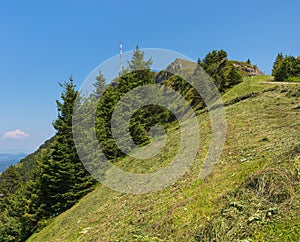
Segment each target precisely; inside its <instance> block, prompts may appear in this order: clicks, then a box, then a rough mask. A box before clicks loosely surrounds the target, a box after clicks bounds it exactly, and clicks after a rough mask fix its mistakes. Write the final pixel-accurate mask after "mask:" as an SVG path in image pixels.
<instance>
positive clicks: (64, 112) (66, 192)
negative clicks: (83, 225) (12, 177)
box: [41, 78, 94, 215]
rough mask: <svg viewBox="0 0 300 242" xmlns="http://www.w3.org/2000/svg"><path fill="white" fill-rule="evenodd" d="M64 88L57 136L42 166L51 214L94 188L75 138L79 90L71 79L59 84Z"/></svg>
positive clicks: (66, 206)
mask: <svg viewBox="0 0 300 242" xmlns="http://www.w3.org/2000/svg"><path fill="white" fill-rule="evenodd" d="M60 86H61V87H63V89H64V91H63V93H62V95H61V99H62V102H61V101H57V102H56V103H57V107H58V117H57V119H56V120H55V121H54V122H53V126H54V128H55V129H56V136H55V141H54V143H53V145H52V146H51V150H52V152H51V156H50V158H49V159H47V160H46V162H44V163H43V165H42V176H41V192H42V194H43V196H46V199H45V207H47V209H48V214H49V215H50V214H52V215H53V214H54V215H56V214H59V213H61V212H63V211H65V210H66V209H68V208H70V207H71V206H72V205H74V204H75V203H76V201H77V200H78V199H79V198H81V197H82V196H83V195H85V194H86V193H87V192H88V191H90V190H91V187H92V185H93V183H94V181H93V179H92V178H91V177H90V176H89V174H88V172H87V171H86V170H85V168H84V166H83V164H82V163H81V161H80V159H79V157H78V155H77V153H76V148H75V144H74V140H73V133H72V114H73V107H74V103H75V100H76V98H77V96H78V95H79V94H78V91H76V90H75V85H74V83H73V80H72V78H70V80H69V82H65V83H63V84H60Z"/></svg>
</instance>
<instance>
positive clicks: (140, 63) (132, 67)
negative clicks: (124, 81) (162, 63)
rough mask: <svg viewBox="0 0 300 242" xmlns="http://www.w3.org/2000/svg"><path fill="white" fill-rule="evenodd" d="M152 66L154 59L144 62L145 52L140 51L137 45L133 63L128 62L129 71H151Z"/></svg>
mask: <svg viewBox="0 0 300 242" xmlns="http://www.w3.org/2000/svg"><path fill="white" fill-rule="evenodd" d="M151 65H152V58H149V59H148V60H146V61H145V60H144V52H143V51H141V50H140V49H139V46H138V45H137V46H136V48H135V51H134V52H133V55H132V59H131V61H128V67H129V71H137V70H144V69H150V66H151Z"/></svg>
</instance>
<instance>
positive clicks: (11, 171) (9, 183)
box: [0, 166, 21, 196]
mask: <svg viewBox="0 0 300 242" xmlns="http://www.w3.org/2000/svg"><path fill="white" fill-rule="evenodd" d="M20 183H21V177H20V175H19V173H18V172H17V170H16V168H15V166H10V167H8V168H7V169H6V170H5V171H4V172H3V173H2V174H1V176H0V193H1V194H2V196H7V195H9V194H13V193H14V192H15V190H16V189H17V188H18V187H19V186H20Z"/></svg>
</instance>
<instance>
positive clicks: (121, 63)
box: [119, 41, 123, 76]
mask: <svg viewBox="0 0 300 242" xmlns="http://www.w3.org/2000/svg"><path fill="white" fill-rule="evenodd" d="M122 55H123V44H122V41H121V42H120V73H119V75H120V76H121V75H122V72H123V62H122V61H123V60H122V58H123V56H122Z"/></svg>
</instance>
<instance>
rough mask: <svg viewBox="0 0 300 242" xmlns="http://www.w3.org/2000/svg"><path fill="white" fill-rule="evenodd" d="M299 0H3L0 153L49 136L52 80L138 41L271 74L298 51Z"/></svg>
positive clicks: (77, 74) (84, 71) (54, 92)
mask: <svg viewBox="0 0 300 242" xmlns="http://www.w3.org/2000/svg"><path fill="white" fill-rule="evenodd" d="M299 9H300V2H299V1H298V0H294V1H285V2H284V1H274V0H273V1H257V0H252V1H247V2H245V1H237V0H233V1H230V0H229V1H224V0H222V1H215V0H212V1H199V0H198V1H196V0H195V1H189V0H186V1H174V0H173V1H170V0H160V1H158V0H154V1H153V0H152V1H130V0H128V1H121V0H119V1H118V0H112V1H99V0H97V1H76V0H72V1H68V0H64V1H30V0H28V1H14V0H11V1H2V2H1V5H0V33H1V37H0V83H1V89H0V90H1V95H0V108H1V109H0V110H1V125H0V152H21V151H23V152H32V151H34V150H35V149H36V148H37V147H38V146H39V145H40V144H42V143H43V142H44V141H45V140H46V139H47V138H49V137H51V136H52V135H53V134H54V130H53V128H52V121H53V120H54V119H55V118H56V115H57V111H56V104H55V99H57V98H59V96H60V93H61V89H60V87H59V85H58V82H63V81H64V80H67V79H68V77H69V76H70V75H71V74H72V75H73V78H74V79H75V82H76V84H77V85H78V87H79V86H80V85H81V83H82V82H83V80H84V79H85V77H86V76H87V75H88V74H89V73H90V72H91V71H92V70H93V69H94V68H95V67H96V66H97V65H99V64H100V63H101V62H103V61H105V60H106V59H108V58H110V57H112V56H114V55H116V54H118V51H119V42H120V40H122V41H123V49H124V51H127V50H131V49H133V48H134V47H135V45H136V44H137V43H138V44H139V46H140V47H141V48H166V49H170V50H174V51H177V52H180V53H182V54H184V55H187V56H189V57H191V58H192V59H195V60H196V59H197V58H198V57H201V58H203V57H204V56H205V54H206V53H207V52H209V51H211V50H213V49H225V50H226V51H227V52H228V53H229V57H230V58H232V59H237V60H246V59H247V58H248V57H249V58H250V59H251V61H252V62H253V63H255V64H257V65H258V66H259V67H260V68H261V69H262V70H263V71H264V72H266V73H270V72H271V67H272V63H273V61H274V59H275V57H276V54H277V53H278V52H283V53H284V54H291V55H300V44H299V39H300V28H299V24H300V20H299Z"/></svg>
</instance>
